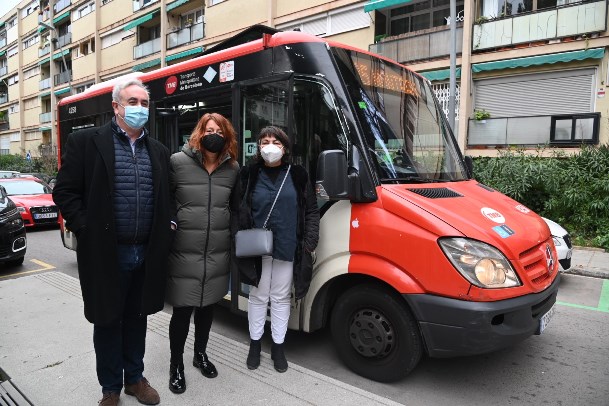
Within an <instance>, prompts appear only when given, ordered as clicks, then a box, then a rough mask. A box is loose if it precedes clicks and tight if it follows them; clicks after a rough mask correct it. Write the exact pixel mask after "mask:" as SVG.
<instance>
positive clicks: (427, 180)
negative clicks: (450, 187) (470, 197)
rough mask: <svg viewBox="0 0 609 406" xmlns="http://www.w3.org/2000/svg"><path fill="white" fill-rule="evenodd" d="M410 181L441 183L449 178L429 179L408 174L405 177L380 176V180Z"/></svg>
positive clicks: (448, 180)
mask: <svg viewBox="0 0 609 406" xmlns="http://www.w3.org/2000/svg"><path fill="white" fill-rule="evenodd" d="M391 181H398V182H412V183H442V182H450V179H430V178H423V177H421V176H408V177H406V178H381V182H391Z"/></svg>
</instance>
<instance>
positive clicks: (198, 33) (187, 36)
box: [167, 23, 205, 49]
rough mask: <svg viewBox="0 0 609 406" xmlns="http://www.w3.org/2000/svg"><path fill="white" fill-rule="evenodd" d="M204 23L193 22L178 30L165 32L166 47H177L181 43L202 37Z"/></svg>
mask: <svg viewBox="0 0 609 406" xmlns="http://www.w3.org/2000/svg"><path fill="white" fill-rule="evenodd" d="M204 35H205V33H204V24H203V23H198V24H193V25H191V26H190V27H184V28H182V29H180V30H178V31H175V32H172V33H169V34H167V49H171V48H175V47H179V46H180V45H183V44H188V43H189V42H192V41H196V40H198V39H201V38H203V36H204Z"/></svg>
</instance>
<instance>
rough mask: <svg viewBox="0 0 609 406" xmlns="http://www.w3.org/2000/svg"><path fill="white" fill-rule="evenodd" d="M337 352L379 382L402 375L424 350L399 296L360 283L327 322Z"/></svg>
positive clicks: (360, 372)
mask: <svg viewBox="0 0 609 406" xmlns="http://www.w3.org/2000/svg"><path fill="white" fill-rule="evenodd" d="M330 327H331V331H332V339H333V341H334V346H335V348H336V352H337V353H338V355H339V357H340V358H341V359H342V361H343V362H344V363H345V364H346V365H347V367H349V369H351V370H352V371H353V372H355V373H356V374H358V375H361V376H363V377H365V378H368V379H372V380H374V381H378V382H393V381H397V380H400V379H402V378H404V377H405V376H406V375H408V374H409V373H410V372H411V371H412V370H413V369H414V367H416V366H417V364H418V363H419V360H420V359H421V355H422V353H423V347H422V341H421V335H420V333H419V328H418V325H417V323H416V321H415V319H414V317H413V316H412V314H411V312H410V310H409V309H408V307H407V306H406V304H405V303H404V302H403V301H402V299H401V298H400V297H398V296H397V295H396V294H394V293H392V292H391V291H389V290H388V289H383V288H381V287H377V286H370V285H360V286H356V287H354V288H351V289H349V290H348V291H346V292H345V293H343V294H342V295H341V296H340V297H339V298H338V300H337V302H336V304H335V306H334V308H333V309H332V318H331V323H330Z"/></svg>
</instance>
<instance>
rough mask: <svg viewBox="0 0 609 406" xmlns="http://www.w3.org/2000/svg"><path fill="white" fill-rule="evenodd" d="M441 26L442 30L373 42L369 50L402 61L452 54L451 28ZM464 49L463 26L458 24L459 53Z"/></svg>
mask: <svg viewBox="0 0 609 406" xmlns="http://www.w3.org/2000/svg"><path fill="white" fill-rule="evenodd" d="M441 28H442V29H441V30H438V29H436V30H435V31H431V32H426V33H423V34H416V33H415V34H414V35H412V34H406V35H408V36H403V37H401V38H396V39H388V40H385V41H382V42H379V43H376V44H371V45H370V46H369V47H368V50H369V51H370V52H372V53H374V54H378V55H382V56H384V57H386V58H389V59H393V60H394V61H398V62H400V63H410V62H413V61H418V60H423V59H432V58H439V57H446V56H448V55H450V29H446V28H445V27H441ZM462 49H463V26H462V25H461V26H459V25H457V54H460V53H461V50H462Z"/></svg>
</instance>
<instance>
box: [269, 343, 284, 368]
mask: <svg viewBox="0 0 609 406" xmlns="http://www.w3.org/2000/svg"><path fill="white" fill-rule="evenodd" d="M271 359H272V360H273V361H274V366H275V370H276V371H277V372H285V371H287V370H288V360H287V359H285V354H284V353H283V343H282V344H275V343H273V345H272V346H271Z"/></svg>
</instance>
